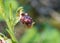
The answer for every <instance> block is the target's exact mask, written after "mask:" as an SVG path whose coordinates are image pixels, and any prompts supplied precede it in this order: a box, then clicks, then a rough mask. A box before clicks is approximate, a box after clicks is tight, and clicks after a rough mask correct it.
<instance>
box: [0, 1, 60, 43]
mask: <svg viewBox="0 0 60 43" xmlns="http://www.w3.org/2000/svg"><path fill="white" fill-rule="evenodd" d="M1 3H2V4H3V5H4V10H5V12H6V14H7V16H8V15H9V14H8V13H9V7H8V6H9V3H12V10H13V14H14V17H15V15H16V11H17V9H18V8H19V7H20V6H22V7H23V8H24V11H25V12H27V13H28V14H29V15H30V16H31V17H32V19H33V21H34V22H35V24H34V25H33V27H32V28H31V29H29V28H26V27H25V26H24V25H23V24H21V23H20V22H18V23H17V24H16V26H15V36H16V38H17V39H18V40H19V39H20V40H21V43H60V0H0V4H1ZM2 4H1V5H2ZM0 11H1V10H0ZM6 26H7V25H6V23H5V21H4V20H3V18H2V17H0V32H2V33H3V34H5V35H6V36H7V37H9V35H7V34H8V33H7V32H6V31H5V28H6Z"/></svg>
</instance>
